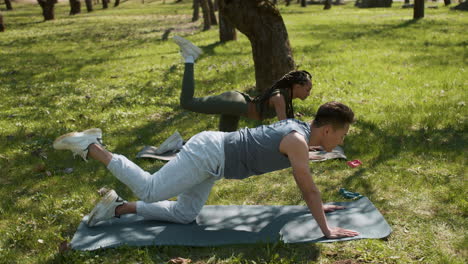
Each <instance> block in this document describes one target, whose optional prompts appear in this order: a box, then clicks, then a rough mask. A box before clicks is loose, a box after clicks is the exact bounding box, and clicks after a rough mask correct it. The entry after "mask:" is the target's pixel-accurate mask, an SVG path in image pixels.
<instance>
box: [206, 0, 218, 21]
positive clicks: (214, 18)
mask: <svg viewBox="0 0 468 264" xmlns="http://www.w3.org/2000/svg"><path fill="white" fill-rule="evenodd" d="M206 1H207V2H208V6H209V7H210V21H211V25H218V22H217V21H216V14H215V11H214V6H213V2H212V1H211V0H206Z"/></svg>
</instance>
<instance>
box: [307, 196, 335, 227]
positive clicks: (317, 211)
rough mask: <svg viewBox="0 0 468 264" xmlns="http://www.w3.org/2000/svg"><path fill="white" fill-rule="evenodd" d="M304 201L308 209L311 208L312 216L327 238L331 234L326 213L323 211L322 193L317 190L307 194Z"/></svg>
mask: <svg viewBox="0 0 468 264" xmlns="http://www.w3.org/2000/svg"><path fill="white" fill-rule="evenodd" d="M304 200H305V202H306V203H307V207H309V210H310V212H311V213H312V216H313V217H314V218H315V221H317V224H318V225H319V227H320V230H322V233H323V234H324V235H325V236H328V235H329V234H330V227H329V226H328V223H327V218H326V217H325V213H324V211H323V204H322V198H321V196H320V191H319V190H318V189H316V190H313V191H309V192H307V193H305V194H304Z"/></svg>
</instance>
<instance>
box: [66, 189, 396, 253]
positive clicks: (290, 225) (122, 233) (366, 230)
mask: <svg viewBox="0 0 468 264" xmlns="http://www.w3.org/2000/svg"><path fill="white" fill-rule="evenodd" d="M333 204H336V205H343V206H345V207H346V209H344V210H338V211H335V212H331V213H327V214H326V216H327V219H328V222H329V225H330V226H339V227H342V228H347V229H352V230H356V231H358V232H359V233H360V235H359V236H357V237H352V238H342V239H326V238H324V237H323V234H322V232H321V231H320V229H319V227H318V225H317V222H315V220H314V218H313V217H312V215H311V214H310V212H309V210H308V208H307V207H305V206H264V205H207V206H204V207H203V209H202V211H201V212H200V215H199V216H198V217H197V220H196V222H193V223H191V224H187V225H183V224H174V223H167V222H159V221H144V220H143V218H142V217H139V216H137V215H125V216H122V217H121V218H115V219H112V220H110V221H107V222H101V223H99V224H98V225H97V226H95V227H91V228H90V227H87V226H86V224H85V223H86V220H87V216H85V217H84V218H83V220H82V221H81V223H80V226H79V227H78V230H77V231H76V233H75V235H74V236H73V239H72V241H71V247H72V248H73V249H76V250H96V249H99V248H109V247H118V246H121V245H130V246H149V245H182V246H219V245H228V244H252V243H270V242H276V241H278V240H282V241H284V242H285V243H299V242H334V241H343V240H353V239H362V238H384V237H386V236H388V235H389V234H390V233H391V232H392V229H391V228H390V226H389V225H388V223H387V221H385V219H384V217H383V216H382V214H380V212H379V211H378V210H377V208H375V206H374V205H373V204H372V202H371V201H369V199H367V198H366V197H363V198H361V199H359V200H356V201H353V202H339V203H333Z"/></svg>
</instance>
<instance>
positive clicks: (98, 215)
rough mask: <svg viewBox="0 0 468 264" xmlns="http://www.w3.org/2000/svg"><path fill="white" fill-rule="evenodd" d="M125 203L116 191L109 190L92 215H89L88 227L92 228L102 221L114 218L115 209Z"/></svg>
mask: <svg viewBox="0 0 468 264" xmlns="http://www.w3.org/2000/svg"><path fill="white" fill-rule="evenodd" d="M125 202H126V201H124V200H123V199H122V198H120V196H119V195H118V194H117V193H116V192H115V191H114V190H109V191H108V192H107V193H106V194H105V195H104V197H102V198H101V200H100V201H99V202H98V203H97V204H96V206H95V207H94V209H93V210H92V211H91V213H89V215H88V221H87V224H88V226H89V227H92V226H95V225H96V224H97V223H99V222H101V221H107V220H110V219H112V218H114V217H115V208H117V206H119V205H122V204H124V203H125Z"/></svg>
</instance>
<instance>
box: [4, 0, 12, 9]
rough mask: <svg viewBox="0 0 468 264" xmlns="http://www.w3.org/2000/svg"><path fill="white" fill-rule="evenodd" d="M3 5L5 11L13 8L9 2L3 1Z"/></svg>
mask: <svg viewBox="0 0 468 264" xmlns="http://www.w3.org/2000/svg"><path fill="white" fill-rule="evenodd" d="M5 5H6V9H7V10H13V6H12V5H11V1H10V0H5Z"/></svg>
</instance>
